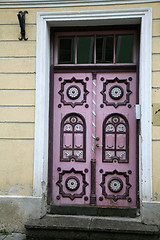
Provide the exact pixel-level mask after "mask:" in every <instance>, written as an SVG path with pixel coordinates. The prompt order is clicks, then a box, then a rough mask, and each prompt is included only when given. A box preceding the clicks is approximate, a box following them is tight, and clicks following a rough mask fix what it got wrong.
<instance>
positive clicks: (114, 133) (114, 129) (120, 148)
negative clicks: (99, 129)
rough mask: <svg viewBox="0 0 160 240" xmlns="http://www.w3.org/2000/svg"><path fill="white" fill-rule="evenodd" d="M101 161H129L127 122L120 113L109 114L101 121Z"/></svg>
mask: <svg viewBox="0 0 160 240" xmlns="http://www.w3.org/2000/svg"><path fill="white" fill-rule="evenodd" d="M102 161H103V162H117V161H118V162H119V163H128V162H129V124H128V120H127V118H126V117H125V116H124V115H122V114H118V113H117V114H110V115H109V116H107V117H106V118H105V119H104V122H103V149H102Z"/></svg>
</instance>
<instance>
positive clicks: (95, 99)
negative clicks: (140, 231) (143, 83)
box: [52, 72, 137, 207]
mask: <svg viewBox="0 0 160 240" xmlns="http://www.w3.org/2000/svg"><path fill="white" fill-rule="evenodd" d="M135 104H136V73H134V72H130V73H100V72H97V73H96V72H91V73H80V72H79V73H55V74H54V110H53V112H54V118H53V121H54V127H53V177H52V201H53V204H55V205H64V204H68V205H96V206H106V207H133V206H136V202H137V182H136V181H137V180H136V179H137V171H136V169H137V162H136V118H135V108H134V106H135Z"/></svg>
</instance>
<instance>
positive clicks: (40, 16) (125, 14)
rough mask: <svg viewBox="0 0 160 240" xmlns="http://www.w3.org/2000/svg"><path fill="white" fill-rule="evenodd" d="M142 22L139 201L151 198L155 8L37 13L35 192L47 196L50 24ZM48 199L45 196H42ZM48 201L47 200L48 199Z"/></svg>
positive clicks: (78, 24)
mask: <svg viewBox="0 0 160 240" xmlns="http://www.w3.org/2000/svg"><path fill="white" fill-rule="evenodd" d="M137 23H138V24H140V25H141V30H140V69H139V70H140V71H139V82H140V85H139V96H140V99H139V100H140V105H141V135H140V137H139V138H140V141H139V142H140V146H139V187H140V201H141V202H142V201H151V199H152V115H151V106H152V94H151V91H152V75H151V74H152V8H137V9H113V10H88V11H68V12H67V11H65V12H63V11H62V12H57V11H56V12H39V13H37V56H36V106H35V107H36V109H35V110H36V113H35V153H34V196H35V197H44V196H46V197H47V185H48V139H49V87H50V77H49V76H50V73H49V71H50V27H53V28H54V27H59V26H63V27H65V26H98V25H117V24H121V25H122V24H137ZM43 199H45V198H43ZM45 203H46V201H45Z"/></svg>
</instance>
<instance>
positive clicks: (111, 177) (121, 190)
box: [100, 169, 132, 202]
mask: <svg viewBox="0 0 160 240" xmlns="http://www.w3.org/2000/svg"><path fill="white" fill-rule="evenodd" d="M122 179H123V181H122ZM100 186H101V188H102V195H103V196H104V197H105V198H106V199H113V200H114V201H115V202H116V201H117V200H118V199H122V200H125V199H127V197H128V196H129V189H130V188H131V187H132V185H131V184H130V183H129V175H128V174H127V173H126V172H118V171H117V170H116V169H115V170H114V171H113V172H105V173H103V174H102V182H101V183H100Z"/></svg>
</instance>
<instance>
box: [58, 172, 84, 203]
mask: <svg viewBox="0 0 160 240" xmlns="http://www.w3.org/2000/svg"><path fill="white" fill-rule="evenodd" d="M56 184H57V186H58V187H59V194H60V195H61V196H62V197H63V198H70V199H71V200H72V201H73V200H74V199H75V198H82V197H83V196H84V195H85V194H86V187H87V186H88V183H87V182H86V174H85V173H84V172H83V171H76V170H75V169H74V168H71V169H70V170H63V171H62V172H60V173H59V180H58V181H57V182H56Z"/></svg>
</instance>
